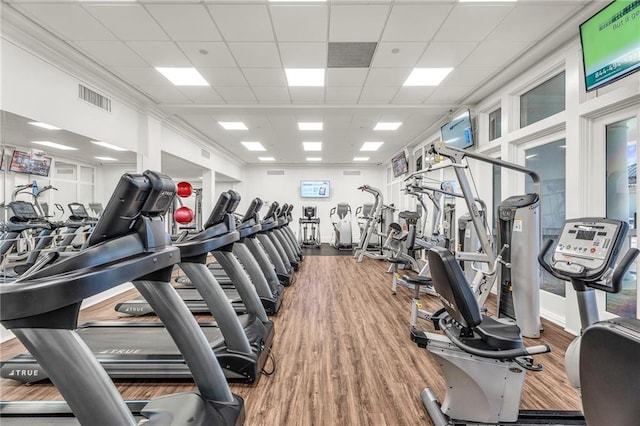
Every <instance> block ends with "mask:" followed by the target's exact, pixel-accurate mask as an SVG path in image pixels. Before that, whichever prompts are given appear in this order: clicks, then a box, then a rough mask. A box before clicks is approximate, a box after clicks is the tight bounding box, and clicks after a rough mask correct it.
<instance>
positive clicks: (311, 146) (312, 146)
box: [302, 142, 322, 151]
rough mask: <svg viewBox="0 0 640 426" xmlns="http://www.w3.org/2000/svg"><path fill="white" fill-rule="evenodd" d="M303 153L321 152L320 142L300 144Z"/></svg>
mask: <svg viewBox="0 0 640 426" xmlns="http://www.w3.org/2000/svg"><path fill="white" fill-rule="evenodd" d="M302 145H303V146H304V150H305V151H322V142H302Z"/></svg>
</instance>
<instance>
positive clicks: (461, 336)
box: [417, 218, 640, 426]
mask: <svg viewBox="0 0 640 426" xmlns="http://www.w3.org/2000/svg"><path fill="white" fill-rule="evenodd" d="M627 228H628V225H627V224H626V223H625V222H622V221H617V220H611V219H602V218H581V219H571V220H567V221H566V222H565V225H564V227H563V229H562V232H561V234H560V237H559V238H558V242H557V243H556V245H555V248H554V250H553V254H552V259H551V262H550V263H549V262H547V261H546V260H545V259H544V257H545V255H546V254H547V253H548V252H549V251H550V248H551V246H552V244H553V243H552V241H547V242H546V245H545V246H544V249H543V250H542V252H541V253H540V255H539V256H538V260H539V262H540V263H541V265H542V266H543V267H544V268H545V269H546V270H547V271H549V273H551V274H553V275H554V276H555V277H557V278H559V279H562V280H569V281H571V283H572V285H573V287H574V288H575V289H576V291H577V292H578V307H579V310H580V319H581V322H582V327H583V330H584V334H583V337H582V339H581V338H580V337H577V338H576V339H575V340H574V342H573V343H572V345H571V347H572V348H573V349H571V347H570V349H569V350H567V353H566V356H565V367H566V368H567V371H568V375H570V376H571V375H573V374H574V371H579V372H580V384H581V391H582V399H583V409H584V413H585V417H586V422H587V423H588V424H593V425H603V424H615V425H632V424H637V419H638V416H640V408H639V407H638V404H637V400H635V398H637V394H636V393H635V392H634V389H637V376H638V374H637V372H638V363H637V358H634V357H633V355H635V356H637V355H638V354H639V353H640V321H638V320H635V319H633V320H631V319H624V320H620V319H619V320H612V321H608V322H604V323H600V324H595V325H594V323H595V322H596V321H597V320H598V317H597V312H598V308H597V305H596V299H595V294H594V291H593V290H594V289H598V290H603V291H606V292H610V293H616V292H619V291H620V289H621V286H622V281H623V277H624V275H625V273H626V272H627V270H628V269H629V267H630V266H631V265H632V264H633V262H634V261H635V259H636V257H637V255H638V253H640V251H638V250H637V249H635V248H632V249H629V251H628V252H627V254H626V255H625V256H624V258H623V259H622V261H621V262H620V263H619V264H618V265H617V267H615V268H614V267H613V265H614V264H615V260H616V258H617V256H618V254H619V252H620V249H621V246H622V243H623V241H624V238H625V235H626V232H627ZM428 257H429V263H430V264H431V271H432V277H433V285H434V287H435V288H436V291H437V292H438V294H439V296H440V298H441V300H442V301H443V305H444V309H442V310H441V311H439V314H438V315H434V325H435V326H436V328H437V329H440V330H442V331H443V332H444V333H445V335H446V337H445V336H441V335H434V334H431V333H425V336H426V339H425V340H423V341H418V342H417V343H418V344H419V345H420V346H423V347H426V348H427V350H429V352H431V353H432V356H433V357H435V358H436V359H437V360H438V363H439V364H440V366H441V368H442V373H443V375H444V377H445V381H446V389H447V394H446V396H445V399H444V402H443V404H442V406H441V405H440V403H439V402H438V400H437V398H436V396H435V394H434V393H433V392H432V391H431V390H430V389H429V388H425V389H424V390H423V391H422V394H421V396H422V400H423V402H424V404H425V406H426V408H427V411H428V412H429V416H430V417H431V419H432V421H433V423H434V424H435V425H436V426H445V425H451V424H460V423H465V422H471V423H474V424H476V423H499V424H505V423H508V422H523V423H524V422H528V423H525V424H531V423H532V422H533V420H535V421H537V422H538V423H542V422H540V420H541V418H542V419H545V421H546V422H547V423H545V424H558V423H552V421H558V420H557V419H558V418H560V419H562V423H561V424H584V423H583V422H584V421H585V419H583V418H582V416H581V415H580V413H575V412H562V411H555V412H554V411H550V412H546V411H535V412H527V411H519V410H518V407H519V405H520V396H521V393H522V386H523V383H524V374H523V372H524V371H523V370H532V371H539V370H540V369H541V367H540V366H536V365H534V364H533V361H532V359H531V356H532V355H535V354H541V353H545V352H549V351H550V348H549V347H548V346H546V345H539V346H534V347H528V348H527V347H525V346H524V344H523V342H522V337H521V335H520V329H519V328H518V327H517V326H515V325H512V324H505V323H502V322H499V321H496V320H494V319H492V318H489V317H486V316H483V315H481V314H480V307H479V306H478V304H477V302H476V299H475V298H474V297H473V294H472V293H471V292H470V291H469V286H468V285H467V283H466V279H465V277H464V274H463V272H462V270H461V268H460V265H459V264H458V263H457V262H456V259H455V258H454V257H453V256H452V255H451V253H450V252H448V251H447V250H444V249H442V248H435V249H432V250H430V251H429V253H428ZM495 267H497V266H496V265H494V268H495ZM581 340H582V344H581V343H580V341H581ZM628 354H632V355H628ZM578 356H579V358H580V362H579V359H578ZM614 362H615V364H614ZM578 363H579V364H580V367H579V369H576V368H572V367H575V366H576V365H578ZM614 365H615V368H611V367H612V366H614ZM607 367H608V368H607ZM613 370H616V371H619V372H620V373H616V372H614V371H613ZM569 420H571V423H569ZM581 422H582V423H581Z"/></svg>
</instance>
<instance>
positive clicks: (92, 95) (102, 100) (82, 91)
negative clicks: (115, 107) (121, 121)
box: [78, 84, 111, 112]
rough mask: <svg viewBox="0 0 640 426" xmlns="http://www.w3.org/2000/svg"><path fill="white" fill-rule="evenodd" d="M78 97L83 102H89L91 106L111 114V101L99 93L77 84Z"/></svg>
mask: <svg viewBox="0 0 640 426" xmlns="http://www.w3.org/2000/svg"><path fill="white" fill-rule="evenodd" d="M78 97H79V98H80V99H82V100H83V101H85V102H89V103H90V104H92V105H95V106H97V107H98V108H102V109H103V110H105V111H109V112H111V99H109V98H107V97H106V96H103V95H101V94H100V93H98V92H96V91H93V90H91V89H89V88H88V87H86V86H83V85H82V84H78Z"/></svg>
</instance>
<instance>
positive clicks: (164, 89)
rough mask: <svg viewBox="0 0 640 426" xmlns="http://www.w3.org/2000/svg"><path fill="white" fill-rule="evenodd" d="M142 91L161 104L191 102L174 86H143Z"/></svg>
mask: <svg viewBox="0 0 640 426" xmlns="http://www.w3.org/2000/svg"><path fill="white" fill-rule="evenodd" d="M140 89H141V90H142V91H143V92H145V93H146V94H147V95H149V96H150V97H152V98H153V99H155V100H156V101H158V102H160V103H182V102H190V100H189V99H188V98H187V97H186V96H185V95H183V94H182V93H180V91H179V90H178V89H177V88H176V87H175V86H173V85H167V86H142V87H141V88H140Z"/></svg>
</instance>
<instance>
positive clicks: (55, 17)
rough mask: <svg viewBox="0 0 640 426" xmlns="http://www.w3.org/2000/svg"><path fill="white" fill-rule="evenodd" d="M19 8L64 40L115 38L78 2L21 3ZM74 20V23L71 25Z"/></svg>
mask: <svg viewBox="0 0 640 426" xmlns="http://www.w3.org/2000/svg"><path fill="white" fill-rule="evenodd" d="M16 8H17V9H19V10H21V11H23V12H24V13H25V14H26V15H27V16H29V17H32V18H34V19H35V20H36V21H37V22H40V23H42V24H43V25H44V26H45V28H48V29H50V30H51V31H53V32H54V33H56V34H59V35H60V37H61V38H62V39H63V40H76V41H88V40H115V39H116V37H115V36H114V35H113V34H112V33H111V32H110V31H109V30H108V29H107V28H105V27H104V25H102V24H101V23H100V22H99V21H98V20H97V19H95V18H94V17H93V16H91V15H90V14H89V13H87V11H86V10H84V9H83V8H82V7H80V6H79V5H77V4H20V5H17V6H16ZM69 22H73V25H69Z"/></svg>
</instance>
